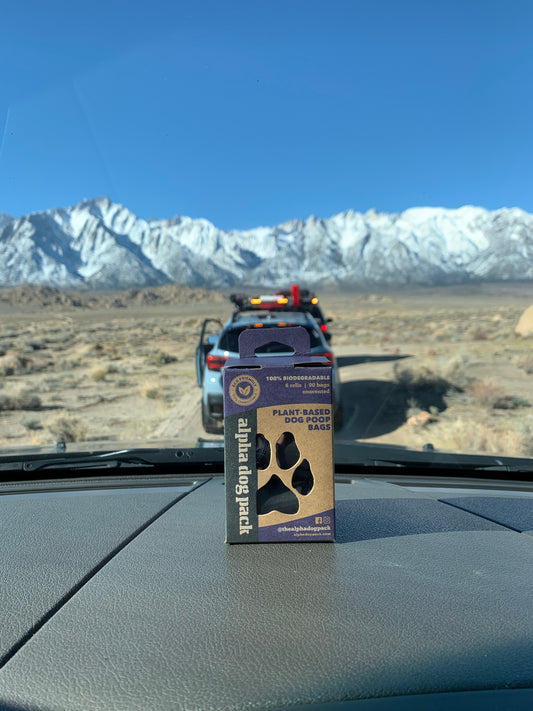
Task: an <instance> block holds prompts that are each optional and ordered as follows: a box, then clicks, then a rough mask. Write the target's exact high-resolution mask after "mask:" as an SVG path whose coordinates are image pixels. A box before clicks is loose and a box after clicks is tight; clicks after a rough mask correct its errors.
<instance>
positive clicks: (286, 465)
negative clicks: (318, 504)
mask: <svg viewBox="0 0 533 711" xmlns="http://www.w3.org/2000/svg"><path fill="white" fill-rule="evenodd" d="M256 462H257V469H258V477H259V483H260V488H259V489H258V492H257V513H258V514H259V515H260V516H261V515H265V514H269V513H271V512H275V511H277V512H279V513H280V514H296V513H298V511H299V510H300V500H301V499H300V497H306V496H308V495H309V494H310V493H311V492H312V491H313V487H314V485H315V479H314V476H313V472H312V471H311V466H310V464H309V461H308V460H307V459H305V458H303V457H302V455H301V453H300V450H299V448H298V445H297V444H296V440H295V438H294V435H293V434H292V432H282V434H281V435H279V436H278V437H277V438H276V439H275V441H274V442H273V445H271V440H270V439H269V438H267V437H266V436H265V435H263V434H258V435H257V438H256Z"/></svg>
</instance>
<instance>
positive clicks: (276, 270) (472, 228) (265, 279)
mask: <svg viewBox="0 0 533 711" xmlns="http://www.w3.org/2000/svg"><path fill="white" fill-rule="evenodd" d="M530 279H533V215H530V214H529V213H527V212H525V211H523V210H521V209H520V208H516V207H513V208H501V209H500V210H494V211H488V210H485V209H484V208H481V207H473V206H468V205H467V206H463V207H460V208H457V209H453V210H452V209H446V208H432V207H414V208H409V209H408V210H405V211H404V212H401V213H383V212H377V211H376V210H369V211H368V212H366V213H364V214H363V213H359V212H355V211H353V210H346V211H345V212H342V213H338V214H336V215H333V216H332V217H330V218H319V217H316V216H314V215H311V216H310V217H308V218H305V219H295V220H289V221H287V222H284V223H281V224H279V225H275V226H272V227H265V226H261V227H257V228H253V229H247V230H220V229H218V228H217V227H215V225H213V224H212V223H211V222H209V221H208V220H206V219H203V218H200V219H194V218H190V217H184V216H175V217H172V218H168V219H156V218H150V219H148V220H145V219H143V218H139V217H137V216H136V215H135V214H134V213H133V212H131V211H130V210H129V209H128V208H126V207H124V206H123V205H120V204H118V203H114V202H112V201H111V200H110V199H109V198H107V197H102V198H95V199H92V200H85V201H83V202H81V203H79V204H78V205H74V206H72V207H67V208H53V209H50V210H46V211H44V212H34V213H31V214H30V215H27V216H25V217H19V218H11V217H9V216H8V215H4V214H2V215H0V286H4V287H7V286H17V285H21V284H40V285H43V286H44V285H46V286H52V287H57V288H62V289H65V288H75V289H91V288H100V289H101V288H132V287H143V286H162V285H164V284H172V283H176V284H183V285H186V286H191V287H209V288H226V287H232V286H234V285H238V284H243V283H247V284H257V285H258V286H269V285H275V284H285V283H289V282H291V281H299V282H300V283H302V284H307V285H316V286H318V285H335V286H342V285H346V286H403V285H407V284H413V285H415V284H419V285H439V284H454V283H465V282H468V281H472V280H474V281H479V280H490V281H499V280H502V281H524V280H530Z"/></svg>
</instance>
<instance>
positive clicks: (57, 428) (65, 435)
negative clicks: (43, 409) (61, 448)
mask: <svg viewBox="0 0 533 711" xmlns="http://www.w3.org/2000/svg"><path fill="white" fill-rule="evenodd" d="M46 428H47V430H48V431H49V432H50V434H51V435H52V437H53V438H54V441H55V442H80V441H83V440H84V439H86V436H87V431H88V427H87V425H86V424H85V423H83V422H81V421H80V420H79V419H78V418H77V417H74V416H73V415H72V414H70V413H69V412H67V411H64V412H61V413H60V414H58V415H55V416H54V417H53V418H51V419H50V420H49V421H48V422H46Z"/></svg>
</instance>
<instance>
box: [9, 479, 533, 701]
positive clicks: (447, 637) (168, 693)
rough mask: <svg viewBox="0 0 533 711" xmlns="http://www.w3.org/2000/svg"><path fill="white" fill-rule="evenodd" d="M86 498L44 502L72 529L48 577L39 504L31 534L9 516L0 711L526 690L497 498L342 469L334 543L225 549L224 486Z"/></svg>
mask: <svg viewBox="0 0 533 711" xmlns="http://www.w3.org/2000/svg"><path fill="white" fill-rule="evenodd" d="M184 494H185V495H184ZM20 496H21V504H20V505H22V501H23V497H24V495H20ZM43 496H47V495H43ZM91 496H92V499H93V501H92V503H90V504H89V503H88V499H87V497H89V495H87V497H84V496H81V495H80V496H71V497H70V498H69V499H68V502H67V497H64V498H63V499H61V497H56V498H55V499H53V496H52V494H50V495H49V497H50V502H52V500H53V507H54V508H55V509H57V512H58V516H59V519H61V516H60V513H59V512H60V511H61V507H62V506H63V507H64V511H65V519H64V522H63V524H62V526H61V528H60V529H59V530H56V531H55V532H51V533H49V536H50V537H49V540H48V544H47V546H43V545H41V547H40V548H39V550H40V551H43V552H44V553H45V554H46V555H45V556H44V558H43V560H42V565H39V563H38V560H37V557H36V556H35V555H32V554H31V549H32V546H33V545H38V541H37V537H38V531H39V525H41V524H42V526H43V527H44V528H45V527H46V520H47V515H48V514H49V509H48V508H47V506H48V505H47V504H46V502H45V503H44V504H43V502H42V501H41V504H40V506H41V507H42V510H41V511H40V512H39V505H36V506H35V516H36V517H37V518H36V519H35V521H39V520H40V521H41V524H39V525H37V524H36V523H35V521H34V523H33V524H32V526H31V527H30V528H31V531H32V533H31V537H30V535H29V532H28V530H27V522H26V521H25V519H24V517H23V516H22V515H19V514H16V506H15V508H14V509H11V512H10V513H6V515H7V516H9V521H10V524H9V528H10V531H11V538H12V540H13V544H12V546H11V544H9V545H8V552H7V554H6V553H5V551H4V554H3V555H4V556H5V557H4V558H3V576H2V585H3V588H4V590H3V592H2V596H3V597H2V600H3V603H2V611H1V613H0V614H1V618H0V622H1V629H2V649H3V651H4V653H5V650H6V649H8V650H11V651H10V652H9V651H8V653H7V654H6V655H5V656H4V662H3V665H2V667H1V668H0V708H1V709H22V708H23V709H40V710H42V711H48V710H52V709H65V710H66V709H69V710H73V709H89V708H90V709H117V710H118V709H128V710H132V709H133V710H134V709H143V710H144V709H147V708H149V709H205V710H207V709H219V708H220V709H242V710H244V709H266V708H270V709H277V708H290V707H302V706H305V705H307V704H314V705H317V706H314V707H311V708H316V709H319V708H321V706H320V705H322V707H323V708H324V709H326V708H337V707H338V708H339V709H342V708H343V707H344V704H343V703H342V702H346V701H348V700H361V701H360V704H363V703H365V704H369V703H370V702H371V701H372V702H373V703H374V702H375V703H374V706H375V707H376V708H382V707H383V708H389V706H388V705H387V706H383V704H385V703H387V704H388V703H389V702H392V698H391V697H395V696H396V697H400V699H399V700H398V699H397V700H396V701H397V703H398V704H402V703H403V704H404V705H398V706H397V707H396V706H390V708H407V706H406V705H405V702H406V700H407V699H408V698H409V696H410V695H422V694H439V696H435V697H434V699H435V701H436V702H437V700H438V699H439V698H440V699H441V701H442V698H445V699H447V700H448V699H451V698H452V697H453V696H454V695H453V694H445V693H444V692H450V691H455V692H463V693H466V692H476V693H479V692H483V693H487V692H488V691H489V690H491V689H502V690H503V689H524V691H523V692H521V694H522V695H521V696H520V698H521V699H522V701H523V700H524V698H525V697H524V694H526V693H527V692H526V691H525V689H528V688H530V687H532V686H533V575H532V570H533V568H532V563H533V537H531V535H529V534H528V533H527V532H526V533H524V532H520V531H519V530H516V528H515V527H509V526H508V525H507V523H508V521H509V520H510V519H509V516H511V518H512V512H511V513H510V512H509V503H508V501H507V502H504V503H503V504H502V506H503V509H502V510H504V514H502V515H500V516H499V517H494V516H492V517H490V516H489V517H486V516H485V515H484V514H483V512H484V511H485V509H484V508H483V507H485V508H486V507H488V508H489V509H490V510H491V511H494V509H495V508H498V507H497V503H494V502H498V498H499V496H500V494H499V493H498V492H497V491H492V492H490V493H489V494H488V495H487V496H485V494H484V493H480V495H479V496H474V495H473V494H472V493H469V494H468V496H469V497H470V498H474V499H475V501H474V503H472V501H470V500H468V497H466V496H465V497H462V496H461V495H458V494H457V493H456V492H452V493H446V491H445V490H439V489H435V490H434V491H432V490H429V489H428V490H425V491H421V490H420V491H417V490H414V489H410V488H406V487H404V486H399V485H397V484H395V483H390V482H388V481H382V480H377V479H369V478H362V477H361V478H358V477H357V476H355V475H354V477H353V479H352V481H351V483H339V484H337V485H336V507H337V542H336V543H309V544H305V543H299V544H257V545H240V546H228V545H227V544H225V543H224V486H223V481H222V479H219V478H213V479H210V480H207V481H205V482H201V483H200V485H199V486H197V487H196V488H194V487H190V488H186V489H185V491H184V490H183V488H182V487H175V489H174V490H173V487H166V488H165V489H164V490H158V489H157V488H153V489H146V490H134V489H127V488H124V489H116V490H114V491H113V492H109V491H107V492H92V494H91ZM501 497H502V501H503V499H507V500H509V499H510V500H512V499H513V495H512V493H510V492H509V491H502V492H501ZM530 497H531V494H522V495H521V497H520V500H521V501H524V500H527V501H533V498H530ZM89 498H90V497H89ZM487 498H490V499H491V500H492V501H493V503H492V504H487V503H486V499H487ZM9 499H10V497H8V496H4V497H0V503H1V504H2V505H3V507H4V508H3V509H2V510H3V511H4V513H5V512H8V511H10V507H12V506H14V504H15V503H16V501H15V499H14V498H13V497H11V500H9ZM462 499H464V501H462V502H461V500H462ZM481 499H482V500H483V501H481V503H480V500H481ZM96 500H98V501H96ZM35 501H37V502H38V501H39V496H38V495H37V494H36V495H35ZM474 504H475V505H474ZM50 505H52V504H50ZM529 506H530V504H529V503H526V504H521V505H520V509H518V508H517V509H516V511H518V512H519V513H517V514H516V516H519V517H520V521H521V522H522V523H523V525H525V526H526V527H527V525H528V524H527V521H528V520H529V519H528V518H527V513H525V510H526V509H528V507H529ZM491 507H492V508H491ZM96 509H99V510H100V511H101V512H103V511H108V512H109V511H112V510H114V511H116V520H114V517H113V515H111V516H108V515H107V514H106V515H103V514H102V516H100V518H99V517H98V515H97V513H96ZM156 510H157V511H156ZM47 512H48V513H47ZM39 517H40V518H39ZM524 517H525V518H524ZM494 518H497V519H498V520H492V519H494ZM513 521H514V519H513ZM44 528H43V530H44ZM108 529H109V530H108ZM4 530H5V528H4ZM524 530H526V529H524ZM26 534H28V535H26ZM5 535H6V534H5V533H4V536H5ZM15 542H17V544H16V545H15ZM20 546H22V548H20ZM20 550H22V551H24V553H23V554H22V555H20V553H17V551H19V552H20ZM51 569H52V570H51ZM73 581H74V582H73ZM4 594H5V595H6V596H7V597H5V598H4ZM4 600H7V601H8V603H7V604H5V603H4ZM17 600H18V601H19V602H20V607H17V603H16V601H17ZM37 603H38V604H37ZM47 606H48V612H47V611H46V608H47ZM39 616H40V617H39ZM36 619H37V621H36ZM28 630H30V633H28ZM17 634H18V635H19V640H18V644H17V643H14V638H15V637H16V635H17ZM501 693H503V692H501ZM375 697H380V698H375ZM417 698H419V699H422V698H423V697H422V696H417ZM455 698H456V699H457V702H458V701H459V699H460V697H459V696H456V697H455ZM481 698H485V701H486V699H487V697H486V696H484V697H481ZM491 698H496V697H495V696H494V697H492V696H491ZM506 698H509V697H506ZM529 698H530V697H529ZM402 699H403V701H402ZM515 699H519V696H515ZM446 703H449V706H440V705H439V706H437V705H436V706H435V708H445V707H446V708H448V707H449V708H458V706H457V703H456V705H455V706H454V702H453V701H451V700H450V701H446ZM338 704H340V705H338ZM379 704H381V706H380V705H379ZM417 707H420V708H421V706H417ZM459 707H460V706H459ZM485 707H487V708H490V707H491V706H490V705H489V706H485ZM516 707H517V708H518V706H516ZM354 708H357V705H354ZM361 708H364V706H361ZM368 708H372V706H368ZM494 708H500V706H494ZM501 708H504V706H501ZM511 708H514V706H512V705H511Z"/></svg>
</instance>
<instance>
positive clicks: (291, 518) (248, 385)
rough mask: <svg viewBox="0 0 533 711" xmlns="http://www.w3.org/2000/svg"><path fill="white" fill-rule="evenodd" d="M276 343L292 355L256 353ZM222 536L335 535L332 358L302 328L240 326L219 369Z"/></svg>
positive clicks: (238, 539)
mask: <svg viewBox="0 0 533 711" xmlns="http://www.w3.org/2000/svg"><path fill="white" fill-rule="evenodd" d="M270 342H279V343H282V344H286V345H288V346H289V347H290V348H288V349H287V350H290V349H291V348H293V349H294V355H256V354H255V351H256V349H257V348H259V347H260V346H264V345H266V344H267V343H270ZM223 382H224V448H225V484H226V542H227V543H263V542H281V541H292V542H295V541H300V542H306V543H307V542H309V541H332V540H334V539H335V508H334V507H335V504H334V472H333V407H332V387H333V384H332V372H331V364H330V362H329V361H328V360H327V358H324V357H322V356H310V355H309V335H308V333H307V331H306V330H305V328H302V327H300V326H297V327H293V328H277V327H276V328H265V329H250V330H246V331H243V332H242V333H241V335H240V338H239V358H233V359H228V360H227V361H226V364H225V367H224V371H223Z"/></svg>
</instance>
